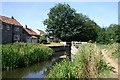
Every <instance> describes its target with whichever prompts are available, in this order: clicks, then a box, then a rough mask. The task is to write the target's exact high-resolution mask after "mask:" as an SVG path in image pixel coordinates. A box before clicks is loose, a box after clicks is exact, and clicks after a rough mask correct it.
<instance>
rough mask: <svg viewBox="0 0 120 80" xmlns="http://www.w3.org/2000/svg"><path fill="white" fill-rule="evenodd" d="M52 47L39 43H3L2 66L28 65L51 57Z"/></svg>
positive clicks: (16, 66) (11, 67) (8, 67)
mask: <svg viewBox="0 0 120 80" xmlns="http://www.w3.org/2000/svg"><path fill="white" fill-rule="evenodd" d="M52 53H53V51H52V49H50V48H48V47H46V46H44V45H41V44H37V43H15V44H6V45H2V68H3V69H14V68H18V67H27V66H30V65H32V64H35V63H39V62H41V61H45V60H48V59H50V58H51V56H52Z"/></svg>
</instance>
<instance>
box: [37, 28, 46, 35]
mask: <svg viewBox="0 0 120 80" xmlns="http://www.w3.org/2000/svg"><path fill="white" fill-rule="evenodd" d="M37 30H38V31H39V32H40V34H45V35H46V33H45V32H44V31H42V30H39V29H37Z"/></svg>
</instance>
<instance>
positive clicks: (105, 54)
mask: <svg viewBox="0 0 120 80" xmlns="http://www.w3.org/2000/svg"><path fill="white" fill-rule="evenodd" d="M94 48H95V50H96V51H97V53H98V51H99V50H100V49H99V48H98V47H97V46H96V44H94ZM101 52H102V56H103V59H105V60H106V62H107V63H108V65H109V66H112V67H114V68H115V69H114V73H113V76H115V77H117V78H118V62H117V61H115V60H113V59H112V58H111V57H110V56H109V55H108V51H107V50H105V49H102V50H101Z"/></svg>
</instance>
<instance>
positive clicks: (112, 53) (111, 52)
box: [98, 43, 120, 59]
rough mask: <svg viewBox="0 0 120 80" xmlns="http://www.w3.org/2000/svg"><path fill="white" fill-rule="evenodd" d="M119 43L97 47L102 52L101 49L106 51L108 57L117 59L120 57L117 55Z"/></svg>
mask: <svg viewBox="0 0 120 80" xmlns="http://www.w3.org/2000/svg"><path fill="white" fill-rule="evenodd" d="M119 46H120V44H119V43H111V44H107V45H103V44H98V47H99V48H100V49H101V50H102V49H106V50H107V51H108V52H107V53H108V55H110V56H111V57H112V58H114V59H117V58H118V57H120V55H119Z"/></svg>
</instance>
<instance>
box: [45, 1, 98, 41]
mask: <svg viewBox="0 0 120 80" xmlns="http://www.w3.org/2000/svg"><path fill="white" fill-rule="evenodd" d="M44 25H47V29H46V31H47V32H48V33H49V35H52V36H57V37H58V38H59V39H61V40H62V41H80V40H81V41H88V40H93V41H95V40H96V38H97V31H98V29H99V26H98V25H97V24H96V23H95V22H94V21H93V20H90V18H88V17H87V16H86V15H83V14H81V13H80V14H79V13H76V10H75V9H74V8H71V7H70V5H68V4H61V3H59V4H57V5H56V6H54V7H53V8H51V9H50V12H49V13H48V19H45V20H44Z"/></svg>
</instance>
